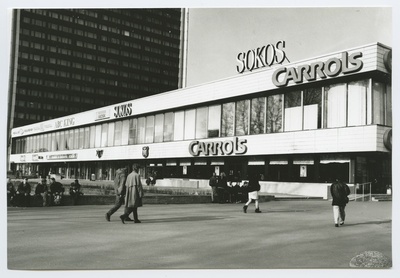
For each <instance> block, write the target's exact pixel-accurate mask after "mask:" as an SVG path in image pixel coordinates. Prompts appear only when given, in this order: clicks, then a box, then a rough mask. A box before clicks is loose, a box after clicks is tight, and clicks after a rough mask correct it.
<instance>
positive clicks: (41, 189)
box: [35, 178, 49, 207]
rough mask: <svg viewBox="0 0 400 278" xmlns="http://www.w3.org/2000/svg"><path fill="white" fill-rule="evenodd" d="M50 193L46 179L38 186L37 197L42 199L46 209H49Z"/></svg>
mask: <svg viewBox="0 0 400 278" xmlns="http://www.w3.org/2000/svg"><path fill="white" fill-rule="evenodd" d="M48 192H49V189H48V187H47V183H46V179H45V178H42V180H41V181H40V182H38V184H37V185H36V189H35V196H36V198H40V199H41V201H42V203H43V206H44V207H47V206H48V205H49V202H48Z"/></svg>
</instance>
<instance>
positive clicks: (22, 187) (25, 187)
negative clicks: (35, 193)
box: [16, 178, 31, 207]
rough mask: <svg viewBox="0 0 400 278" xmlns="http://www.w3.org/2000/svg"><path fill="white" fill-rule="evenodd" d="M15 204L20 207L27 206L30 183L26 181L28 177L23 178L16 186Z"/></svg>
mask: <svg viewBox="0 0 400 278" xmlns="http://www.w3.org/2000/svg"><path fill="white" fill-rule="evenodd" d="M16 196H17V204H18V206H20V207H29V204H30V197H31V185H30V184H29V183H28V179H27V178H24V179H23V181H22V182H21V183H20V184H19V185H18V187H17V192H16Z"/></svg>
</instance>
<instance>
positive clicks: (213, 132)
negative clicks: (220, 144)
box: [207, 105, 221, 138]
mask: <svg viewBox="0 0 400 278" xmlns="http://www.w3.org/2000/svg"><path fill="white" fill-rule="evenodd" d="M207 128H208V132H207V137H208V138H214V137H219V132H220V129H221V105H214V106H210V107H209V108H208V127H207Z"/></svg>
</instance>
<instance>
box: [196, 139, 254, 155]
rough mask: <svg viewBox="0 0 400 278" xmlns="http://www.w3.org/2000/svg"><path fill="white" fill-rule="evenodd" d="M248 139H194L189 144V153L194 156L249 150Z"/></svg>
mask: <svg viewBox="0 0 400 278" xmlns="http://www.w3.org/2000/svg"><path fill="white" fill-rule="evenodd" d="M246 143H247V140H246V139H239V138H238V137H235V138H234V140H226V141H213V142H200V141H192V142H191V143H190V145H189V153H190V154H191V155H193V156H199V155H201V154H203V155H206V156H208V155H231V154H244V153H246V152H247V146H246Z"/></svg>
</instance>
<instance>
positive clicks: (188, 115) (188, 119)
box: [184, 109, 196, 140]
mask: <svg viewBox="0 0 400 278" xmlns="http://www.w3.org/2000/svg"><path fill="white" fill-rule="evenodd" d="M195 120H196V110H195V109H191V110H186V111H185V128H184V132H185V133H184V134H185V140H188V139H194V137H195V131H196V129H195V128H196V122H195Z"/></svg>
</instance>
